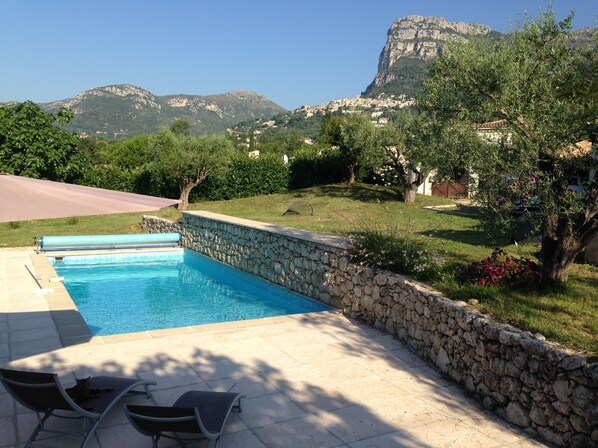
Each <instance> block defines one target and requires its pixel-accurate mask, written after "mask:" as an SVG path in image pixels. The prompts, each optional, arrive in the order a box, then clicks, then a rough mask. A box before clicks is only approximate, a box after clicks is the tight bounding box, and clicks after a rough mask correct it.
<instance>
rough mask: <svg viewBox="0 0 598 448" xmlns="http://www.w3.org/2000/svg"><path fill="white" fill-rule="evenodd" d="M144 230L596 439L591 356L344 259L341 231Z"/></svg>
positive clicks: (524, 416) (568, 441)
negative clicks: (320, 305)
mask: <svg viewBox="0 0 598 448" xmlns="http://www.w3.org/2000/svg"><path fill="white" fill-rule="evenodd" d="M142 224H143V227H144V228H145V229H146V230H148V231H150V232H173V231H175V232H176V231H182V234H183V245H184V246H185V247H188V248H190V249H192V250H194V251H197V252H199V253H202V254H205V255H207V256H210V257H212V258H214V259H216V260H219V261H222V262H224V263H227V264H229V265H231V266H234V267H236V268H238V269H241V270H243V271H246V272H250V273H252V274H255V275H258V276H260V277H262V278H264V279H266V280H268V281H270V282H272V283H275V284H278V285H281V286H284V287H286V288H288V289H291V290H293V291H296V292H298V293H301V294H304V295H306V296H309V297H311V298H313V299H316V300H320V301H322V302H325V303H327V304H330V305H332V306H335V307H337V308H339V309H341V310H342V311H343V312H344V313H345V314H347V315H349V316H351V317H354V318H357V319H360V320H362V321H365V322H367V323H369V324H371V325H374V326H376V327H378V328H381V329H384V330H386V331H387V332H388V333H390V334H393V335H396V336H397V337H398V338H399V339H400V340H401V341H403V342H404V343H406V344H407V345H409V347H411V349H412V350H413V351H414V352H415V353H417V354H418V355H419V356H420V357H421V358H423V359H425V360H427V361H429V362H431V363H433V364H434V365H436V367H437V368H438V369H440V370H441V371H442V372H444V373H445V374H446V375H448V376H450V377H451V378H452V379H453V380H455V381H456V382H458V383H459V384H461V385H463V386H464V387H465V388H466V389H467V390H469V391H470V392H471V393H472V394H474V395H475V396H476V397H477V398H479V400H480V401H481V402H482V403H483V405H484V406H485V407H486V408H488V409H491V410H493V411H494V412H496V413H497V414H498V415H500V416H502V417H503V418H505V419H507V420H508V421H510V422H512V423H514V424H516V425H518V426H520V427H522V428H524V429H525V430H526V431H528V432H529V433H531V434H533V435H535V436H537V437H539V438H540V439H543V440H545V441H547V442H549V443H551V444H553V445H556V446H565V447H579V448H581V447H583V448H589V447H598V362H597V361H596V360H595V359H590V358H588V357H587V356H584V355H581V354H577V353H573V352H570V351H568V350H563V349H561V348H560V347H559V346H558V345H557V344H553V343H551V342H548V341H545V340H544V337H542V336H541V335H539V334H535V335H534V334H532V333H530V332H525V331H521V330H519V329H517V328H514V327H512V326H509V325H506V324H502V323H499V322H496V321H494V320H493V319H492V318H490V317H489V316H487V315H484V314H481V313H479V312H478V311H477V310H476V309H475V308H473V307H471V306H469V305H467V304H466V303H464V302H458V301H452V300H449V299H448V298H446V297H444V296H443V295H442V294H441V293H439V292H437V291H434V290H433V289H431V288H430V287H429V286H427V285H425V284H422V283H419V282H416V281H414V280H412V279H409V278H407V277H404V276H401V275H398V274H394V273H391V272H386V271H377V270H373V269H369V268H364V267H362V266H358V265H355V264H352V263H350V259H349V255H348V247H349V246H348V242H347V241H346V240H344V239H342V238H338V237H330V236H328V235H321V234H315V233H311V232H304V231H301V230H296V229H289V228H285V227H279V226H273V225H270V224H264V223H257V222H255V221H248V220H241V219H237V218H231V217H228V216H223V215H217V214H214V213H207V212H186V213H184V214H183V223H182V226H181V224H177V223H171V222H169V221H165V220H162V219H160V218H155V217H144V219H143V223H142Z"/></svg>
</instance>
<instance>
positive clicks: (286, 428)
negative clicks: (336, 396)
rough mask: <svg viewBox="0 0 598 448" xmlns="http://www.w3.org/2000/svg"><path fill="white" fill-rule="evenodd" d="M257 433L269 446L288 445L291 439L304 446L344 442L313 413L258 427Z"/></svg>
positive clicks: (325, 446) (324, 446)
mask: <svg viewBox="0 0 598 448" xmlns="http://www.w3.org/2000/svg"><path fill="white" fill-rule="evenodd" d="M255 433H256V435H257V436H258V437H259V438H260V439H261V440H262V441H264V442H265V443H266V445H267V446H269V447H281V448H284V447H288V446H289V441H291V440H292V441H293V442H292V443H293V445H294V446H300V447H303V448H328V447H335V446H339V445H340V444H341V443H342V441H341V440H340V439H338V438H337V437H335V436H334V435H333V434H332V433H331V432H330V431H328V430H327V429H326V428H325V427H323V426H322V425H321V424H320V423H319V421H318V419H317V418H316V417H315V416H313V415H311V416H310V415H308V416H306V417H304V418H298V419H294V420H288V421H286V422H281V423H275V424H272V425H268V426H263V427H261V428H256V429H255Z"/></svg>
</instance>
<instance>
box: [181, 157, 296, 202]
mask: <svg viewBox="0 0 598 448" xmlns="http://www.w3.org/2000/svg"><path fill="white" fill-rule="evenodd" d="M288 186H289V168H288V166H287V164H285V163H284V161H283V160H282V157H278V156H261V157H258V158H251V157H247V156H239V157H237V158H236V159H234V160H233V161H232V162H231V164H230V165H229V166H228V167H227V169H226V170H224V171H222V172H221V173H218V174H215V175H212V176H209V177H208V178H207V179H206V180H205V181H204V182H203V183H202V184H201V185H200V186H199V187H198V188H197V189H196V190H194V191H193V192H192V196H191V199H192V200H201V199H207V200H212V201H219V200H227V199H234V198H245V197H252V196H258V195H263V194H274V193H281V192H283V191H286V190H287V188H288Z"/></svg>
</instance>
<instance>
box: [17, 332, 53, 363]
mask: <svg viewBox="0 0 598 448" xmlns="http://www.w3.org/2000/svg"><path fill="white" fill-rule="evenodd" d="M61 347H62V342H61V341H60V338H59V337H58V336H49V337H46V338H37V339H30V340H27V341H21V342H11V344H10V354H11V356H12V357H13V358H16V357H23V356H27V355H35V354H38V353H43V352H48V351H52V350H57V349H59V348H61Z"/></svg>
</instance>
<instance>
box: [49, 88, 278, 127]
mask: <svg viewBox="0 0 598 448" xmlns="http://www.w3.org/2000/svg"><path fill="white" fill-rule="evenodd" d="M40 107H42V108H43V109H44V110H46V111H48V112H56V111H57V110H59V109H60V108H61V107H67V108H69V109H71V110H72V111H73V113H74V117H73V119H72V120H71V122H70V123H69V124H68V126H67V129H69V130H71V131H73V132H76V133H78V134H80V135H83V136H85V135H94V136H104V137H108V138H119V137H130V136H132V135H137V134H148V133H153V132H156V131H157V130H158V129H159V128H160V127H161V126H168V125H170V124H172V123H173V122H174V121H175V120H177V119H183V120H186V121H187V122H189V125H190V131H191V133H194V134H203V133H215V132H222V131H225V130H226V129H227V128H229V127H231V126H234V125H235V124H237V123H239V122H242V121H247V120H251V119H258V118H268V117H271V116H274V115H276V114H279V113H282V112H285V111H286V109H284V108H283V107H281V106H279V105H278V104H276V103H274V102H273V101H271V100H270V99H268V98H267V97H266V96H264V95H261V94H259V93H257V92H253V91H250V90H233V91H231V92H227V93H222V94H215V95H192V94H184V93H183V94H173V95H161V96H160V95H154V94H153V93H151V92H150V91H149V90H146V89H143V88H141V87H138V86H135V85H132V84H111V85H108V86H102V87H95V88H92V89H88V90H85V91H83V92H81V93H79V94H78V95H77V96H75V97H73V98H67V99H62V100H57V101H52V102H49V103H41V104H40Z"/></svg>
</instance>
